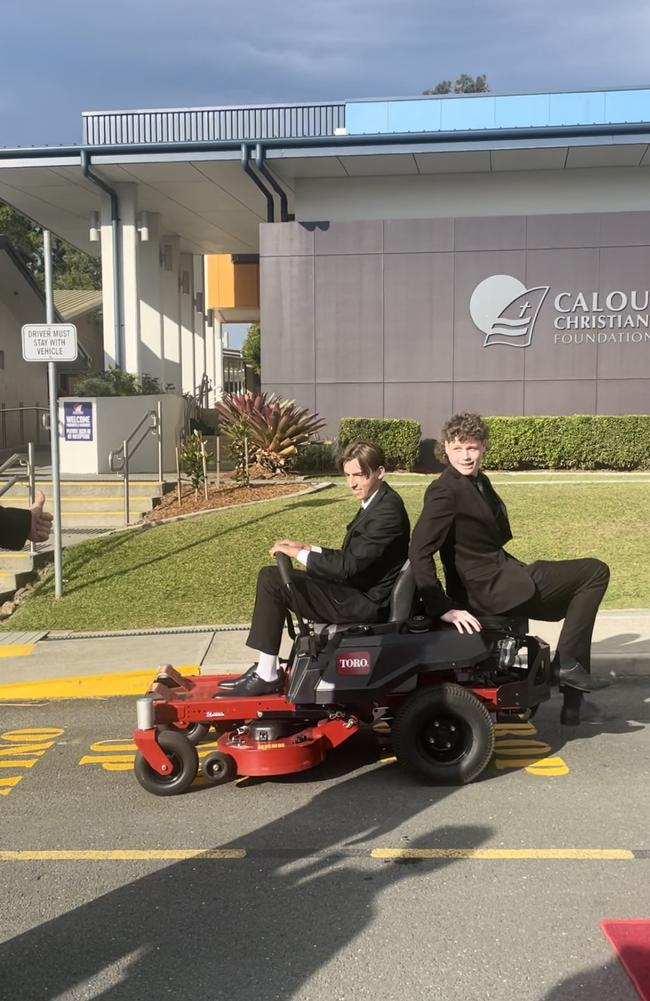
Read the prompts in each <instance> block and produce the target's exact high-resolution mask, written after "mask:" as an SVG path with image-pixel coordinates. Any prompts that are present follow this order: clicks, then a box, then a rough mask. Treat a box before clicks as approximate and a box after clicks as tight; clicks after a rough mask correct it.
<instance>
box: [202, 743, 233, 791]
mask: <svg viewBox="0 0 650 1001" xmlns="http://www.w3.org/2000/svg"><path fill="white" fill-rule="evenodd" d="M201 771H202V772H203V775H204V776H205V778H206V780H207V781H208V782H209V783H210V784H211V785H213V786H221V785H224V783H226V782H232V780H233V779H234V778H235V776H236V775H237V762H236V761H235V759H234V758H233V757H231V756H230V754H224V753H223V752H222V751H211V752H210V754H208V755H207V757H205V758H204V759H203V761H202V762H201Z"/></svg>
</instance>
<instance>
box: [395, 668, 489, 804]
mask: <svg viewBox="0 0 650 1001" xmlns="http://www.w3.org/2000/svg"><path fill="white" fill-rule="evenodd" d="M392 743H393V750H394V752H395V756H396V758H397V760H398V762H399V763H400V764H401V765H404V767H405V768H407V769H408V770H409V771H410V772H413V773H414V774H415V775H417V776H418V777H419V778H423V779H426V780H427V781H428V782H431V783H433V784H435V785H464V784H465V783H467V782H471V781H472V780H473V779H475V778H477V776H478V775H480V774H481V772H482V771H483V769H484V768H485V767H486V765H487V764H488V762H489V761H490V758H491V757H492V752H493V751H494V724H493V722H492V717H491V716H490V713H489V712H488V710H487V709H486V708H485V706H484V705H483V703H482V702H481V701H480V699H478V698H477V697H476V696H475V695H473V694H472V692H468V691H466V690H465V689H464V688H461V686H460V685H454V684H448V683H445V684H442V685H432V686H431V687H428V688H421V689H418V690H417V691H416V692H414V693H413V695H411V696H410V698H408V699H407V700H406V702H404V704H403V705H402V707H401V709H400V710H399V712H398V714H397V716H396V717H395V721H394V723H393V728H392Z"/></svg>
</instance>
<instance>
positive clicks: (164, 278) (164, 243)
mask: <svg viewBox="0 0 650 1001" xmlns="http://www.w3.org/2000/svg"><path fill="white" fill-rule="evenodd" d="M179 248H180V240H179V238H178V237H177V236H161V237H160V243H159V252H160V268H161V270H160V283H161V305H162V313H163V317H162V335H163V354H164V358H165V383H167V384H169V385H171V386H174V388H175V389H176V392H177V393H180V392H182V387H183V376H182V371H181V313H180V296H181V293H180V287H179V258H180V249H179Z"/></svg>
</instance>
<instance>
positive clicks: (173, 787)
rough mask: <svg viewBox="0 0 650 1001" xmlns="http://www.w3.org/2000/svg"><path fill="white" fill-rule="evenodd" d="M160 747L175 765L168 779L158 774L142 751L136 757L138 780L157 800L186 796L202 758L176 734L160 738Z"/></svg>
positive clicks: (163, 734) (171, 733) (166, 731)
mask: <svg viewBox="0 0 650 1001" xmlns="http://www.w3.org/2000/svg"><path fill="white" fill-rule="evenodd" d="M158 743H159V744H160V746H161V747H162V749H163V751H164V752H165V754H166V755H167V757H168V758H169V759H170V761H171V763H172V766H173V767H172V771H171V773H170V774H169V775H160V774H159V773H158V772H157V771H155V770H154V769H153V768H152V767H151V765H150V764H149V762H148V761H147V760H146V759H145V757H144V756H143V755H142V753H141V752H140V751H138V753H137V754H136V756H135V766H134V768H135V777H136V779H137V780H138V782H139V783H140V785H141V786H142V788H143V789H146V790H147V792H151V793H153V794H154V796H178V795H179V794H180V793H182V792H186V791H187V790H188V789H189V787H190V786H191V785H192V782H193V781H194V779H195V778H196V773H197V771H198V769H199V756H198V754H197V753H196V748H195V747H194V746H193V745H192V744H190V742H189V740H188V739H187V738H186V737H185V736H184V735H183V734H182V733H180V732H179V731H177V730H164V731H163V732H162V733H159V734H158Z"/></svg>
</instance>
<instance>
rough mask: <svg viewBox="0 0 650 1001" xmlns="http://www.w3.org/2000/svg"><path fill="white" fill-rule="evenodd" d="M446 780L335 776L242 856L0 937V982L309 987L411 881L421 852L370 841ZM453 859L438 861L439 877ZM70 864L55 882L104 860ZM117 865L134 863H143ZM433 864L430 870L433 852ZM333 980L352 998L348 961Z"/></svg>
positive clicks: (431, 800)
mask: <svg viewBox="0 0 650 1001" xmlns="http://www.w3.org/2000/svg"><path fill="white" fill-rule="evenodd" d="M398 771H399V775H398V774H397V772H398ZM391 773H392V774H391ZM448 793H449V790H445V789H432V788H422V787H417V786H415V784H413V786H410V785H409V784H408V783H404V774H403V772H401V770H397V769H395V770H394V771H393V769H391V768H377V769H375V770H373V771H370V772H367V773H365V774H363V775H360V776H356V777H354V778H351V779H348V780H346V781H342V782H339V783H337V784H335V785H333V786H331V787H329V788H327V789H325V790H324V791H322V792H319V793H318V794H317V795H316V796H314V798H313V799H312V800H311V801H310V802H309V803H308V804H306V805H304V806H302V807H300V808H299V809H297V810H294V811H293V812H291V813H289V814H287V815H286V816H284V817H282V818H280V819H277V820H274V821H272V822H270V823H269V824H267V825H265V826H263V827H261V828H259V829H258V830H255V831H254V832H252V833H250V834H249V835H246V836H243V837H241V838H238V839H237V841H236V843H235V844H234V845H233V847H237V848H245V849H246V850H247V852H248V857H247V858H246V859H243V860H229V861H216V860H207V859H204V860H201V859H200V858H197V859H194V860H191V861H187V862H181V863H177V864H174V865H171V866H169V867H167V868H162V869H159V870H157V871H156V872H153V873H151V874H149V875H146V876H143V877H141V878H138V879H135V880H134V881H133V882H131V883H129V884H127V885H125V886H120V887H118V888H116V889H113V890H111V891H110V892H108V893H106V894H104V895H103V896H100V897H97V899H94V900H92V901H90V902H89V903H87V904H83V905H82V906H79V907H76V908H75V909H73V910H71V911H69V912H68V913H66V914H64V915H62V916H60V917H57V918H54V919H52V920H49V921H46V922H44V923H43V924H41V925H39V926H38V927H36V928H34V929H32V930H30V931H27V932H25V933H24V934H21V935H18V936H16V937H15V938H13V939H12V940H10V941H8V942H6V943H4V944H3V945H2V946H0V968H2V969H3V970H4V971H5V972H4V975H3V985H2V987H3V990H2V994H3V996H5V997H7V998H16V999H18V998H20V999H21V1001H37V999H38V1001H55V999H56V1001H64V999H72V998H74V999H77V998H93V999H97V998H102V999H103V1001H109V999H110V1001H127V999H128V1001H139V999H144V998H147V999H149V998H161V997H175V998H179V999H190V998H201V999H206V1001H207V999H215V998H219V999H221V998H224V999H226V998H227V999H230V1001H251V999H254V998H259V999H262V1001H274V999H292V998H293V999H298V998H300V999H301V1001H302V999H305V998H307V997H309V996H310V995H309V991H308V990H307V991H306V990H305V987H304V985H305V983H306V982H307V981H308V980H309V979H310V977H312V976H313V975H314V974H316V973H317V972H318V971H319V970H320V969H321V968H322V967H323V966H324V965H326V964H329V963H331V962H332V961H333V960H335V959H336V957H337V954H338V953H339V952H340V951H341V950H342V949H344V948H347V947H349V946H350V945H351V944H353V943H354V940H355V938H356V937H357V936H359V935H360V934H361V933H363V932H364V931H365V929H367V928H368V926H369V925H370V924H371V923H372V921H373V919H374V916H375V913H376V902H377V898H378V896H379V895H380V894H381V893H382V891H384V890H386V889H388V888H390V887H392V886H394V885H395V884H397V883H404V882H405V881H406V880H409V881H410V882H411V883H412V884H413V887H412V890H411V891H410V892H411V893H415V892H416V884H417V881H418V875H419V872H421V871H423V870H422V869H421V868H420V865H419V862H418V861H417V860H415V861H414V862H412V861H410V860H409V862H408V863H407V864H405V863H404V861H402V862H395V861H379V860H372V861H370V860H369V859H368V845H367V843H368V842H369V841H372V842H373V843H374V844H375V845H377V842H379V844H380V845H382V844H383V845H384V846H386V847H399V844H400V843H401V844H404V841H403V835H402V838H400V836H399V835H398V834H397V833H395V832H396V828H398V827H400V826H401V825H403V824H404V823H405V822H408V821H409V820H411V819H413V818H414V817H416V816H417V815H418V814H419V813H421V812H422V811H423V810H424V809H427V808H429V807H430V806H431V805H432V804H433V805H435V803H437V802H439V801H441V800H442V799H443V798H444V797H445V796H446V795H448ZM196 802H197V803H203V802H204V800H203V799H202V798H201V797H197V800H196ZM491 834H492V830H491V828H489V827H482V826H472V825H471V824H467V825H462V826H450V827H446V828H440V829H435V830H431V831H428V832H427V833H426V834H424V835H422V837H421V838H418V839H417V840H415V839H414V840H413V841H411V842H409V847H417V846H418V845H426V846H427V847H432V846H435V847H459V846H460V847H466V848H474V847H478V846H480V845H481V844H483V843H484V842H485V841H486V840H487V839H488V838H489V837H490V836H491ZM129 840H134V841H135V842H136V843H137V836H136V837H135V838H133V839H129ZM165 840H166V839H165V833H164V830H162V831H161V838H160V843H161V844H162V845H164V844H165ZM191 840H192V838H191V834H188V842H189V843H191ZM396 841H397V842H398V844H397V845H396V844H395V842H396ZM127 843H128V842H127ZM361 845H365V847H360V846H361ZM219 847H227V846H219ZM452 862H453V860H452V859H449V860H446V859H445V860H442V861H440V862H439V863H436V868H435V870H434V871H435V877H436V880H439V881H440V889H441V891H442V890H443V885H444V870H445V869H446V867H447V865H449V864H451V863H452ZM48 864H50V865H51V863H48ZM99 864H100V865H103V866H106V865H108V864H110V863H106V862H103V863H99ZM145 864H146V863H145ZM154 864H155V863H154ZM63 865H64V867H63V869H62V870H59V869H58V868H57V875H56V878H54V877H52V880H51V885H53V886H59V888H60V886H61V883H60V882H59V880H61V878H62V873H63V876H64V877H68V878H70V879H76V880H79V879H80V878H81V879H84V880H85V879H89V880H90V881H92V879H93V870H90V871H88V870H87V869H86V870H84V869H83V868H80V867H81V866H87V865H95V866H96V865H98V863H72V864H70V863H69V864H68V866H69V868H66V866H65V864H63ZM119 865H120V866H130V867H131V868H130V870H129V871H133V867H134V866H135V865H137V863H124V862H122V863H119ZM425 871H426V872H427V873H428V876H429V881H430V880H431V871H432V870H431V868H430V864H427V869H426V870H425ZM123 872H124V869H119V870H118V874H117V877H116V878H117V879H119V878H120V873H123ZM111 873H114V870H111ZM44 883H45V881H44ZM89 892H93V891H92V889H91V890H89ZM429 892H430V889H429ZM52 905H54V906H56V904H55V901H54V900H50V903H49V904H48V906H52ZM434 912H435V909H434ZM434 920H436V919H435V917H433V916H432V921H434ZM367 948H368V947H367V945H366V946H365V948H364V951H365V950H367ZM366 958H367V957H366ZM335 981H336V988H335V993H333V995H332V996H333V997H343V998H345V999H346V1001H347V999H348V998H349V997H350V993H349V990H348V987H347V982H346V977H345V975H344V973H343V971H342V970H341V971H340V973H338V974H336V976H335Z"/></svg>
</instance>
